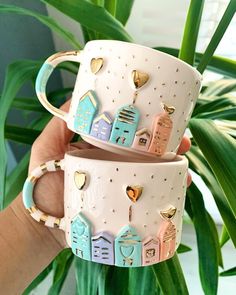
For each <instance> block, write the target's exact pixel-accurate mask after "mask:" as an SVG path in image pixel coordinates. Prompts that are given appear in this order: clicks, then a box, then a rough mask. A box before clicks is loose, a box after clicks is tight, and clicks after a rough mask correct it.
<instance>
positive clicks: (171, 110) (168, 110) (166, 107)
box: [162, 103, 175, 115]
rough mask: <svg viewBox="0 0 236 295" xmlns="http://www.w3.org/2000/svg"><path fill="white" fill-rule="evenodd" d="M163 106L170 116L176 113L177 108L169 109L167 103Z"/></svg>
mask: <svg viewBox="0 0 236 295" xmlns="http://www.w3.org/2000/svg"><path fill="white" fill-rule="evenodd" d="M162 105H163V109H164V111H165V112H167V113H168V114H169V115H171V114H173V113H174V111H175V107H173V106H171V107H168V105H166V104H165V103H162Z"/></svg>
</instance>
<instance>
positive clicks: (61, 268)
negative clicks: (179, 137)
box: [0, 0, 236, 295]
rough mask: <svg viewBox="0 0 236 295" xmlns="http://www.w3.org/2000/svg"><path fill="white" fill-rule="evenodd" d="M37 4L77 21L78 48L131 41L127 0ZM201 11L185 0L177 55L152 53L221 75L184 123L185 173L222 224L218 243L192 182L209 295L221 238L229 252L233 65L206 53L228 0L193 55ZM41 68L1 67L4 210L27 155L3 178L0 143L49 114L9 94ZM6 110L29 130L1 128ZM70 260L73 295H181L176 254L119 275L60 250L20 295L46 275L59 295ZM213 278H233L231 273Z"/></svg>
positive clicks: (71, 68) (234, 6)
mask: <svg viewBox="0 0 236 295" xmlns="http://www.w3.org/2000/svg"><path fill="white" fill-rule="evenodd" d="M42 2H44V3H47V4H48V5H51V6H52V7H54V8H56V9H58V10H59V11H61V12H62V13H63V14H65V15H67V16H69V17H70V18H72V19H74V20H75V21H76V22H78V24H80V25H81V27H82V31H83V37H84V41H85V42H87V41H89V40H93V39H117V40H123V41H128V42H132V38H131V36H129V34H128V33H127V32H126V30H125V24H126V22H127V20H128V18H129V15H130V12H131V9H132V5H133V2H134V1H132V0H127V1H121V0H111V1H106V0H105V1H99V0H96V1H95V0H93V1H92V0H91V1H87V0H78V1H73V0H60V1H57V0H44V1H42ZM203 6H204V1H203V0H191V1H190V6H189V10H188V14H187V18H186V23H185V29H184V34H183V39H182V44H181V48H180V49H173V48H164V47H159V48H156V49H158V50H162V51H164V52H167V53H169V54H172V55H174V56H178V57H179V58H180V59H182V60H184V61H185V62H187V63H189V64H190V65H192V66H196V68H197V69H198V70H199V71H200V72H201V73H203V72H204V71H205V69H210V70H212V71H214V72H216V73H221V74H222V75H223V76H224V78H223V79H222V80H220V81H217V82H214V83H210V84H209V85H204V87H203V88H202V92H201V94H200V96H199V99H198V102H197V104H196V107H195V110H194V112H193V116H192V119H191V120H190V124H189V128H190V131H191V133H192V138H191V140H192V147H191V150H190V151H189V152H188V153H187V157H188V159H189V163H190V168H191V169H192V170H193V171H194V172H196V173H197V174H198V175H200V177H201V178H202V180H203V181H204V182H205V184H206V185H207V186H208V188H209V189H210V191H211V193H212V195H213V197H214V200H215V203H216V205H217V207H218V210H219V213H220V215H221V217H222V219H223V222H224V225H223V229H222V233H221V237H220V238H219V237H218V233H217V229H216V225H215V222H214V220H213V219H212V217H211V215H210V214H209V213H208V212H207V210H206V208H205V205H204V200H203V196H202V193H201V192H200V190H199V189H198V187H197V186H196V184H195V183H192V185H191V186H190V187H189V189H188V192H187V199H186V204H185V209H186V212H187V214H188V216H189V217H190V219H191V220H192V224H193V226H194V228H195V231H196V236H197V247H198V256H199V274H200V279H201V284H202V288H203V291H204V293H205V294H207V295H211V294H212V295H213V294H217V286H218V278H219V269H220V268H222V267H223V259H222V255H221V248H222V247H223V246H224V244H225V243H226V242H227V241H228V240H231V241H232V242H233V244H234V246H236V219H235V216H236V197H235V187H236V169H235V166H236V157H235V152H236V142H235V136H236V132H235V128H236V125H235V119H236V98H235V94H233V91H235V89H236V80H235V77H236V63H235V61H233V60H230V59H226V58H223V57H218V56H214V55H213V54H214V52H215V49H216V48H217V46H218V44H219V42H220V40H221V39H222V37H223V35H224V33H225V31H226V29H227V27H228V25H229V23H230V21H231V19H232V18H233V15H234V13H235V11H236V1H235V0H231V1H230V2H229V4H228V6H227V8H226V10H225V13H224V15H223V17H222V19H221V21H220V23H219V25H218V27H217V29H216V31H215V33H214V35H213V37H212V39H211V40H210V42H209V44H208V47H207V49H206V51H205V52H204V53H202V54H200V53H197V52H196V43H197V39H198V32H199V26H200V23H201V16H202V11H203ZM0 12H1V13H3V12H5V13H15V14H22V15H25V16H31V17H34V18H36V19H37V20H38V21H40V22H41V23H43V24H44V25H46V26H47V27H48V28H49V29H50V30H51V31H53V32H55V33H56V34H58V35H59V36H60V37H61V38H62V39H64V40H65V41H66V42H67V43H68V44H69V45H70V46H71V48H75V49H81V48H82V45H81V44H80V42H79V41H78V40H77V39H76V38H75V36H74V35H73V34H72V33H71V32H69V31H67V30H66V29H64V28H63V27H61V26H60V25H59V24H58V23H57V22H56V21H55V20H54V19H52V18H51V17H48V16H46V15H41V14H39V13H37V12H34V11H30V10H27V9H23V8H21V7H16V6H11V5H0ZM39 45H40V40H39ZM41 65H42V61H32V60H27V61H16V62H14V63H12V64H11V65H9V67H8V70H7V72H6V77H5V83H4V88H3V90H2V95H1V100H0V110H1V116H0V136H1V141H0V150H1V160H0V171H1V174H0V175H1V180H0V185H1V191H2V192H4V193H3V194H2V196H1V197H0V205H1V208H4V207H6V206H7V205H8V204H9V203H10V202H11V201H12V200H13V199H14V198H15V197H16V196H17V194H18V193H19V192H20V191H21V189H22V185H23V182H24V179H25V177H26V174H27V167H28V160H29V152H27V153H26V155H25V156H24V157H23V158H22V160H21V161H20V162H19V163H18V165H17V167H16V168H15V169H14V170H13V171H12V172H11V173H10V174H9V175H7V174H6V168H7V153H6V147H5V140H12V141H15V142H17V143H19V144H25V145H29V146H30V145H31V144H32V143H33V141H34V140H35V139H36V137H37V136H38V135H39V134H40V132H41V130H42V129H43V128H44V126H45V125H46V123H47V122H48V120H49V119H50V115H49V114H48V113H47V112H44V111H42V108H41V106H40V105H39V102H38V100H37V99H36V96H35V97H34V99H33V100H31V101H30V104H29V99H28V98H19V97H18V96H17V94H18V91H19V90H20V89H21V87H22V86H23V85H24V84H25V83H27V82H28V81H33V82H34V81H35V77H36V74H37V72H38V70H39V68H40V66H41ZM61 68H62V69H63V70H66V71H68V72H70V73H72V74H76V73H77V66H76V65H74V64H72V63H66V64H64V65H63V66H62V67H61ZM71 90H72V89H71V88H66V89H65V88H60V89H58V90H57V91H56V92H53V93H49V97H51V99H52V100H53V101H54V103H55V102H58V101H59V100H60V99H61V97H65V96H66V95H68V94H69V93H70V91H71ZM13 108H17V109H19V110H26V109H27V111H28V112H29V113H35V112H36V113H37V119H34V120H32V122H31V123H30V125H29V126H25V127H19V126H9V125H8V124H6V118H7V116H8V113H9V111H10V110H11V109H13ZM13 183H14V186H13V185H12V184H13ZM189 250H190V249H189V248H188V247H187V246H185V245H181V246H180V247H179V249H178V252H179V253H181V252H185V251H189ZM73 261H74V262H75V275H76V279H77V293H78V294H83V295H84V294H99V295H101V294H130V295H132V294H146V293H148V294H171V295H174V294H178V295H179V294H188V289H187V285H186V282H185V277H184V273H183V271H182V269H181V265H180V263H179V259H178V255H175V256H174V257H173V258H171V259H169V260H167V261H166V262H162V263H159V264H156V265H154V266H152V267H145V268H133V269H122V268H117V267H111V266H105V265H100V264H96V263H92V262H86V261H83V260H80V259H79V258H75V257H74V256H73V254H72V253H71V251H70V250H68V249H67V250H64V251H63V252H62V253H61V254H60V255H59V256H58V257H56V258H55V260H54V261H53V262H52V263H51V264H50V265H49V266H48V267H47V268H46V269H45V270H44V271H43V272H42V273H41V274H40V275H39V276H38V277H37V278H36V279H35V280H34V281H33V282H32V284H31V285H30V286H29V287H28V288H27V290H25V292H24V294H29V292H30V291H31V290H32V289H33V288H34V287H36V286H37V285H38V284H39V283H40V282H41V281H43V280H44V279H45V278H46V277H47V275H48V274H49V273H50V272H51V271H52V272H53V283H52V286H51V288H50V290H49V294H59V293H60V290H61V288H62V285H63V283H64V280H65V278H66V276H67V273H68V270H69V268H70V266H71V264H72V262H73ZM221 274H222V275H235V274H236V268H233V269H231V270H228V271H225V272H223V273H221Z"/></svg>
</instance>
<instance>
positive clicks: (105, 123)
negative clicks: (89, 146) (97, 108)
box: [90, 112, 112, 141]
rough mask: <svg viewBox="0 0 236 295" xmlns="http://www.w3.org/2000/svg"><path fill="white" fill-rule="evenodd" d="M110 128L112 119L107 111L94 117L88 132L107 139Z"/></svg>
mask: <svg viewBox="0 0 236 295" xmlns="http://www.w3.org/2000/svg"><path fill="white" fill-rule="evenodd" d="M111 128H112V119H111V117H110V116H109V114H108V113H107V112H104V113H102V114H101V115H99V116H98V117H96V118H95V119H94V121H93V125H92V128H91V131H90V134H91V135H92V136H94V137H96V138H98V139H101V140H104V141H108V140H109V138H110V134H111Z"/></svg>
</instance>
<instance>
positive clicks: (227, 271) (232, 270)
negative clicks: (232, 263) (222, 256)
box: [220, 267, 236, 277]
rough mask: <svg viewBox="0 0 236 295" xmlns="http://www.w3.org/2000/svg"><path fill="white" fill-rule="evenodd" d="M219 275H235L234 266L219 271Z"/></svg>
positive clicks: (235, 269) (235, 268)
mask: <svg viewBox="0 0 236 295" xmlns="http://www.w3.org/2000/svg"><path fill="white" fill-rule="evenodd" d="M220 276H221V277H229V276H236V267H233V268H230V269H228V270H225V271H222V272H221V273H220Z"/></svg>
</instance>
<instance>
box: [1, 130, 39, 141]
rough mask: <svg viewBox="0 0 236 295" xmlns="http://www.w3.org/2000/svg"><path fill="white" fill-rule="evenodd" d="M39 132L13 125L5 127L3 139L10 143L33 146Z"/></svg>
mask: <svg viewBox="0 0 236 295" xmlns="http://www.w3.org/2000/svg"><path fill="white" fill-rule="evenodd" d="M39 134H40V131H38V130H35V129H30V128H25V127H19V126H14V125H6V126H5V138H6V139H10V140H12V141H16V142H20V143H25V144H30V145H31V144H33V142H34V141H35V139H36V138H37V137H38V136H39Z"/></svg>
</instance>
